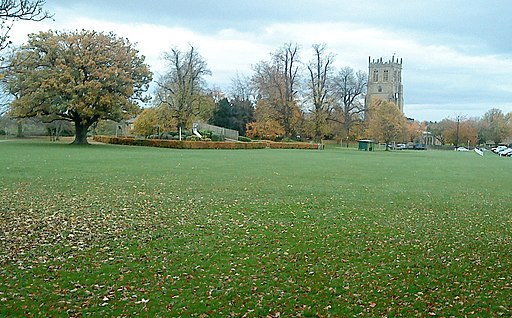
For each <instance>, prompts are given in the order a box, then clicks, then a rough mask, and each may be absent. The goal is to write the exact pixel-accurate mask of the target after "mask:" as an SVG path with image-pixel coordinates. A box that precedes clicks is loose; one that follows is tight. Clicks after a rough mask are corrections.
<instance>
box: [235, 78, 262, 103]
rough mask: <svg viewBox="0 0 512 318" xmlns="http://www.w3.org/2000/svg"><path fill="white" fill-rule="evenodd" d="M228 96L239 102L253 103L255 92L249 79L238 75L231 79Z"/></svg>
mask: <svg viewBox="0 0 512 318" xmlns="http://www.w3.org/2000/svg"><path fill="white" fill-rule="evenodd" d="M230 95H231V96H232V97H233V99H235V100H239V101H251V102H254V101H255V100H256V92H255V90H254V87H253V86H252V85H251V79H250V78H249V77H246V76H243V75H240V74H236V76H235V77H233V78H232V79H231V87H230Z"/></svg>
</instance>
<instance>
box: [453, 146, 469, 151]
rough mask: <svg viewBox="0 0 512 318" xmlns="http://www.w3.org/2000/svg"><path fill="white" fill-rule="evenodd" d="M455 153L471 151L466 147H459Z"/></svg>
mask: <svg viewBox="0 0 512 318" xmlns="http://www.w3.org/2000/svg"><path fill="white" fill-rule="evenodd" d="M455 151H469V149H468V148H466V147H458V148H455Z"/></svg>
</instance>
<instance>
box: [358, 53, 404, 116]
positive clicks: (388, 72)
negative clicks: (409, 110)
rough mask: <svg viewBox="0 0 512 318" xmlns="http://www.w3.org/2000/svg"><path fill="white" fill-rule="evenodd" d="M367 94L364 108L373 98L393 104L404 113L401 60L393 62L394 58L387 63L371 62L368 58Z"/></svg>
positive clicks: (381, 61) (380, 60)
mask: <svg viewBox="0 0 512 318" xmlns="http://www.w3.org/2000/svg"><path fill="white" fill-rule="evenodd" d="M368 64H369V70H368V93H367V94H366V99H365V104H366V107H367V108H368V106H369V105H370V103H371V101H372V100H373V99H374V98H378V99H380V100H383V101H389V102H393V103H394V104H395V105H396V106H397V107H398V108H399V109H400V111H401V112H402V113H403V112H404V94H403V91H404V88H403V85H402V59H400V61H399V60H398V58H397V59H396V60H395V56H393V58H392V59H391V60H389V61H387V62H383V60H382V57H381V58H380V59H376V60H375V59H374V60H372V59H371V57H368Z"/></svg>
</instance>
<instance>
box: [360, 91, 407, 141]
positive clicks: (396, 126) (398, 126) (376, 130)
mask: <svg viewBox="0 0 512 318" xmlns="http://www.w3.org/2000/svg"><path fill="white" fill-rule="evenodd" d="M368 116H369V118H368V130H367V134H368V135H369V136H371V137H372V138H374V139H376V140H378V141H380V142H384V143H386V150H388V146H389V144H390V143H391V142H393V141H395V140H396V139H398V138H399V137H400V136H401V135H403V132H404V129H405V117H404V115H403V114H402V112H401V111H400V109H398V107H397V106H396V105H395V104H394V103H392V102H388V101H382V100H379V99H376V100H374V101H372V103H371V105H370V109H369V113H368Z"/></svg>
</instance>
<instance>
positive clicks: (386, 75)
mask: <svg viewBox="0 0 512 318" xmlns="http://www.w3.org/2000/svg"><path fill="white" fill-rule="evenodd" d="M383 81H384V82H387V81H389V71H388V70H384V79H383Z"/></svg>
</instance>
